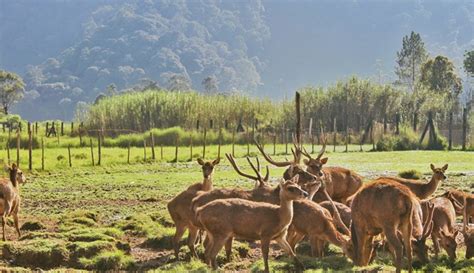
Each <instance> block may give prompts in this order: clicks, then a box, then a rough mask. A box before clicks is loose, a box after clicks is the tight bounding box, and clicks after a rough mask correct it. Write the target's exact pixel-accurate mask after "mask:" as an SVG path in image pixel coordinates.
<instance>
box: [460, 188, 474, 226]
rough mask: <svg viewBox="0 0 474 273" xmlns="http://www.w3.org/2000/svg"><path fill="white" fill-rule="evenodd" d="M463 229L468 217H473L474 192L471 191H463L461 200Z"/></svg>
mask: <svg viewBox="0 0 474 273" xmlns="http://www.w3.org/2000/svg"><path fill="white" fill-rule="evenodd" d="M462 215H463V216H462V218H463V230H466V228H467V226H468V223H469V219H470V218H472V217H474V194H472V193H467V192H466V193H464V201H463V213H462Z"/></svg>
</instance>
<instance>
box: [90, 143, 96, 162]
mask: <svg viewBox="0 0 474 273" xmlns="http://www.w3.org/2000/svg"><path fill="white" fill-rule="evenodd" d="M89 140H90V142H91V159H92V166H94V165H95V160H94V145H93V144H92V138H90V139H89Z"/></svg>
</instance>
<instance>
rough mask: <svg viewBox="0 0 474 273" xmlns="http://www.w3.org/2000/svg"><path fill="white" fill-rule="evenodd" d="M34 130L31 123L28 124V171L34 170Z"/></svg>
mask: <svg viewBox="0 0 474 273" xmlns="http://www.w3.org/2000/svg"><path fill="white" fill-rule="evenodd" d="M31 134H32V130H31V123H30V122H28V170H30V171H31V170H32V169H33V153H32V148H33V147H31V146H33V138H32V135H31Z"/></svg>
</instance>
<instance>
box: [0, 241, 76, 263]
mask: <svg viewBox="0 0 474 273" xmlns="http://www.w3.org/2000/svg"><path fill="white" fill-rule="evenodd" d="M2 256H3V258H4V259H6V260H11V261H12V264H13V265H18V266H25V267H30V268H31V267H33V268H34V267H40V268H53V267H58V266H62V265H66V264H67V262H68V260H69V251H68V249H67V248H66V242H65V241H63V240H58V239H33V240H29V241H21V242H20V243H19V242H15V243H5V244H4V245H3V255H2Z"/></svg>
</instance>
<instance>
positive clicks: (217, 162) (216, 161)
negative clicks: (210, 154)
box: [212, 158, 221, 166]
mask: <svg viewBox="0 0 474 273" xmlns="http://www.w3.org/2000/svg"><path fill="white" fill-rule="evenodd" d="M219 162H221V159H220V158H217V159H216V160H214V161H212V165H214V166H216V165H217V164H219Z"/></svg>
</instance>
